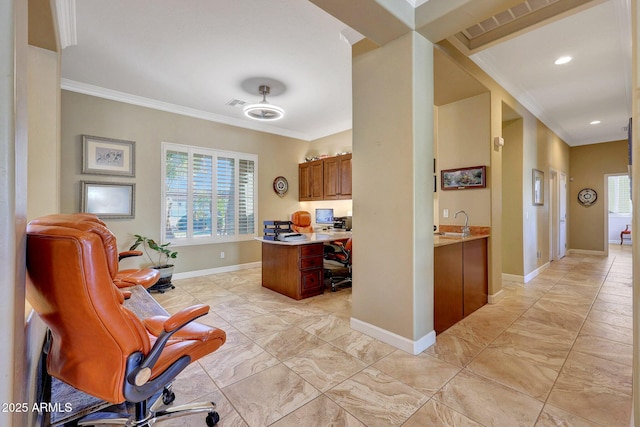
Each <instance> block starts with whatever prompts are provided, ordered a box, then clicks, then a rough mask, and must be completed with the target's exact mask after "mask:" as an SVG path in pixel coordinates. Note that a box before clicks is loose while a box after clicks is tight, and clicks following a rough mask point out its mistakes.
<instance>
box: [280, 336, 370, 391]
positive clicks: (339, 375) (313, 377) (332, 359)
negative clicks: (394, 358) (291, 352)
mask: <svg viewBox="0 0 640 427" xmlns="http://www.w3.org/2000/svg"><path fill="white" fill-rule="evenodd" d="M284 364H285V365H286V366H287V367H289V368H290V369H291V370H293V371H294V372H295V373H297V374H298V375H300V376H301V377H302V378H303V379H304V380H305V381H307V382H309V383H310V384H311V385H313V386H314V387H315V388H317V389H318V390H320V391H321V392H325V391H327V390H329V389H330V388H331V387H333V386H335V385H337V384H339V383H341V382H342V381H344V380H346V379H347V378H349V377H350V376H352V375H354V374H355V373H356V372H360V371H361V370H363V369H364V368H365V367H366V366H367V365H366V364H365V363H364V362H362V361H360V360H358V359H356V358H355V357H353V356H350V355H349V354H347V353H346V352H344V351H343V350H341V349H339V348H338V347H335V346H333V345H331V344H329V343H327V344H324V345H321V346H319V347H317V348H314V349H313V350H308V351H305V352H303V353H300V354H298V355H297V356H294V357H292V358H290V359H288V360H286V361H285V362H284Z"/></svg>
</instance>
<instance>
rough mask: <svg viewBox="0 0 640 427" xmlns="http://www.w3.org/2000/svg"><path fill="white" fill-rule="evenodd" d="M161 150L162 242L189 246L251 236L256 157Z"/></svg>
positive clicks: (194, 149) (167, 147) (180, 148)
mask: <svg viewBox="0 0 640 427" xmlns="http://www.w3.org/2000/svg"><path fill="white" fill-rule="evenodd" d="M162 147H163V148H162V152H163V159H164V162H163V169H162V182H163V191H162V196H163V197H162V200H163V209H162V211H163V224H164V227H163V233H162V239H163V241H170V242H173V243H174V244H177V245H189V244H202V243H215V242H221V241H236V240H247V239H251V238H253V237H254V236H255V235H256V229H257V227H256V223H255V221H256V218H257V215H256V208H257V192H256V188H257V186H256V180H257V167H258V157H257V156H256V155H252V154H246V153H236V152H229V151H219V150H211V149H206V148H201V147H191V146H185V145H177V144H170V143H163V145H162Z"/></svg>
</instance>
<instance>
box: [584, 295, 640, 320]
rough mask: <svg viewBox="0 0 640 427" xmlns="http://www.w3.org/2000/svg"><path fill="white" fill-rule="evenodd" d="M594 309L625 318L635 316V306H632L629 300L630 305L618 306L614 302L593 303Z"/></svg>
mask: <svg viewBox="0 0 640 427" xmlns="http://www.w3.org/2000/svg"><path fill="white" fill-rule="evenodd" d="M593 309H594V310H598V311H605V312H607V313H613V314H620V315H623V316H629V317H631V316H633V306H632V305H631V299H629V303H628V304H616V303H613V302H607V301H602V300H596V302H595V303H593Z"/></svg>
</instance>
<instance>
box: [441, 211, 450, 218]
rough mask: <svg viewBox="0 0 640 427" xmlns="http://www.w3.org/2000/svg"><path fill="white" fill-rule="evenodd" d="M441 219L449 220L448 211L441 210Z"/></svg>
mask: <svg viewBox="0 0 640 427" xmlns="http://www.w3.org/2000/svg"><path fill="white" fill-rule="evenodd" d="M442 217H443V218H449V209H443V210H442Z"/></svg>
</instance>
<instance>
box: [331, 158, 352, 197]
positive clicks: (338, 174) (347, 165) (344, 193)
mask: <svg viewBox="0 0 640 427" xmlns="http://www.w3.org/2000/svg"><path fill="white" fill-rule="evenodd" d="M339 199H351V154H343V155H341V156H336V157H329V158H326V159H324V200H339Z"/></svg>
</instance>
